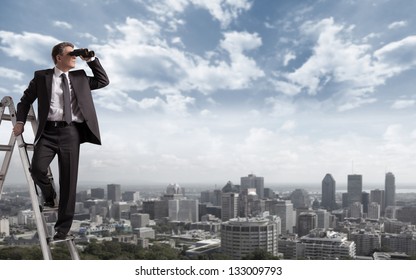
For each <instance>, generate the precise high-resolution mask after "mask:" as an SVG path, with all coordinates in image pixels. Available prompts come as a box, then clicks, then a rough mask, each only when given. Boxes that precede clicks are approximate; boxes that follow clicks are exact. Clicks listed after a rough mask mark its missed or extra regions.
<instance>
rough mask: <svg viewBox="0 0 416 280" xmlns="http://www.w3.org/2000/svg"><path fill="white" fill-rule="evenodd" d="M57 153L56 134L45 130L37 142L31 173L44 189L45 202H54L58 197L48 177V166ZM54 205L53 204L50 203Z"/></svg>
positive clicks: (38, 184) (41, 188)
mask: <svg viewBox="0 0 416 280" xmlns="http://www.w3.org/2000/svg"><path fill="white" fill-rule="evenodd" d="M56 153H57V142H56V135H55V134H54V133H53V131H45V133H44V134H43V135H42V137H41V138H40V139H39V141H38V142H37V143H36V145H35V148H34V151H33V157H32V164H31V167H30V173H31V175H32V178H33V181H34V182H35V184H36V185H37V186H38V187H39V188H40V190H41V191H42V196H43V200H44V202H45V203H51V202H54V199H55V198H56V193H55V190H54V189H53V186H52V183H51V182H50V180H49V178H48V176H47V175H48V168H49V165H50V163H51V162H52V160H53V158H54V157H55V155H56ZM49 206H53V205H49Z"/></svg>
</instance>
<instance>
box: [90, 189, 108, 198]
mask: <svg viewBox="0 0 416 280" xmlns="http://www.w3.org/2000/svg"><path fill="white" fill-rule="evenodd" d="M104 197H105V191H104V189H103V188H94V189H91V198H92V199H104Z"/></svg>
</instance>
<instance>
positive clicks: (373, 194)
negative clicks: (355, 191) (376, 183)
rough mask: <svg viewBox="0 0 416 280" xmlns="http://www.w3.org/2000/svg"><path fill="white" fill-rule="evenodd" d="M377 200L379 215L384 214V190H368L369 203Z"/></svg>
mask: <svg viewBox="0 0 416 280" xmlns="http://www.w3.org/2000/svg"><path fill="white" fill-rule="evenodd" d="M372 202H377V203H378V204H379V205H380V215H381V216H384V209H385V208H386V207H385V206H384V202H385V201H384V190H379V189H376V190H372V191H370V203H372Z"/></svg>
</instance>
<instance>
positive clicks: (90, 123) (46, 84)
mask: <svg viewBox="0 0 416 280" xmlns="http://www.w3.org/2000/svg"><path fill="white" fill-rule="evenodd" d="M88 66H89V67H90V68H91V70H92V73H93V75H94V76H93V77H89V76H87V74H86V73H85V71H84V70H75V71H70V72H69V79H70V81H71V85H72V88H73V91H74V94H75V96H76V98H77V101H78V105H79V108H80V110H81V113H82V115H83V116H84V118H85V123H84V124H83V125H82V132H81V143H83V142H90V143H93V144H98V145H101V138H100V130H99V127H98V120H97V114H96V112H95V107H94V102H93V99H92V95H91V90H94V89H99V88H103V87H105V86H107V85H108V84H109V80H108V77H107V74H106V72H105V71H104V68H103V67H102V66H101V64H100V61H99V60H98V58H95V60H94V61H91V62H88ZM53 74H54V70H53V69H46V70H39V71H36V72H35V75H34V78H33V79H32V80H31V81H30V83H29V86H28V88H27V89H26V90H25V91H24V94H23V96H22V98H21V99H20V102H19V103H18V104H17V113H16V119H17V121H21V122H23V123H25V122H26V119H27V115H28V113H29V110H30V105H31V104H32V103H33V102H34V101H35V100H36V99H37V100H38V123H39V126H38V131H37V133H36V136H35V143H36V142H37V141H38V140H39V138H40V136H41V135H42V133H43V130H44V128H45V124H46V121H47V118H48V113H49V107H50V103H51V96H52V77H53Z"/></svg>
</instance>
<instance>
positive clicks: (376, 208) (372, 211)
mask: <svg viewBox="0 0 416 280" xmlns="http://www.w3.org/2000/svg"><path fill="white" fill-rule="evenodd" d="M368 218H369V219H372V220H378V219H380V204H378V203H377V202H371V203H370V205H369V206H368Z"/></svg>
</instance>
